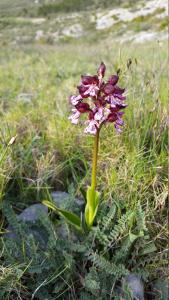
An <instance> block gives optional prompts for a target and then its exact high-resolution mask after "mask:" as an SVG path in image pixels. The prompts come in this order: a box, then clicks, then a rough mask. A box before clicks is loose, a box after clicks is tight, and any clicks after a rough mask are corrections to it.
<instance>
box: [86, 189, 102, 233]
mask: <svg viewBox="0 0 169 300" xmlns="http://www.w3.org/2000/svg"><path fill="white" fill-rule="evenodd" d="M86 195H87V204H86V207H85V220H86V224H87V226H88V227H89V228H90V227H91V226H92V224H93V221H94V218H95V216H96V213H97V209H98V204H99V196H100V193H99V192H97V191H95V190H94V189H93V188H92V187H88V189H87V194H86Z"/></svg>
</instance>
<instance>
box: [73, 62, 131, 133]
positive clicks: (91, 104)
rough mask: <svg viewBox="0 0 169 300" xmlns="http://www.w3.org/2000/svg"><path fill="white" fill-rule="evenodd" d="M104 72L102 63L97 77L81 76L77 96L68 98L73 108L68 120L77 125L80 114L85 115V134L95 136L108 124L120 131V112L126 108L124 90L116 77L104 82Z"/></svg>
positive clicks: (104, 68)
mask: <svg viewBox="0 0 169 300" xmlns="http://www.w3.org/2000/svg"><path fill="white" fill-rule="evenodd" d="M105 72H106V66H105V64H104V63H103V62H102V63H101V64H100V66H99V68H98V70H97V75H93V76H90V75H82V76H81V83H80V85H79V86H77V89H78V92H79V94H78V95H72V96H71V97H70V103H71V105H73V107H74V108H73V109H72V112H73V114H72V115H71V116H70V117H69V119H70V120H71V122H72V123H73V124H78V121H79V118H80V116H81V114H83V113H86V114H87V116H88V120H87V121H86V122H85V124H86V125H87V127H86V128H85V130H84V131H85V133H89V134H93V135H96V133H97V130H98V129H99V128H101V126H102V125H103V124H106V123H108V122H110V123H114V126H115V129H116V131H117V132H121V131H122V128H121V127H122V126H123V124H124V122H123V120H122V116H123V114H124V112H122V111H121V110H122V109H124V108H125V107H126V106H127V105H126V104H125V100H126V97H125V96H124V92H125V89H122V88H120V87H119V86H118V85H117V83H118V80H119V76H118V75H111V76H110V77H109V79H108V80H107V82H104V81H103V78H104V75H105Z"/></svg>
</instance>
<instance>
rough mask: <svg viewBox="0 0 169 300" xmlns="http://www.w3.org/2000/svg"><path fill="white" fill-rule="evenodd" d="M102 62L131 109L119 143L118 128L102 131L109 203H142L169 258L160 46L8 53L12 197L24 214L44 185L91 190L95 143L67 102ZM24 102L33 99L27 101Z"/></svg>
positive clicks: (5, 80) (5, 111) (5, 96)
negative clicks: (117, 76) (74, 121)
mask: <svg viewBox="0 0 169 300" xmlns="http://www.w3.org/2000/svg"><path fill="white" fill-rule="evenodd" d="M91 58H92V59H91ZM128 58H131V59H132V61H133V63H132V65H131V68H130V69H127V67H126V63H127V59H128ZM101 60H103V61H105V63H106V64H107V67H108V72H110V71H111V70H112V71H113V72H114V71H116V70H117V69H118V68H121V70H122V72H121V85H122V86H126V87H127V90H128V104H129V107H128V108H127V109H126V116H125V122H126V126H125V130H124V132H123V134H122V135H121V136H120V137H119V136H117V135H116V134H115V132H114V129H113V126H112V125H110V126H108V127H107V128H104V129H103V130H102V133H101V144H100V146H101V147H100V159H99V168H98V170H99V171H98V172H99V174H98V183H99V188H100V190H104V197H105V199H108V198H109V197H110V195H113V197H114V198H115V199H116V200H118V201H124V202H125V203H126V205H128V206H134V205H135V204H136V203H137V202H138V200H141V203H142V205H143V206H144V207H145V210H146V211H147V220H148V222H149V225H150V228H152V232H153V235H154V239H155V240H156V243H157V245H158V246H159V252H161V251H162V252H163V249H164V248H165V243H166V236H165V226H166V219H165V217H163V218H159V212H160V213H161V215H162V214H164V215H165V195H166V178H167V169H166V156H167V150H166V143H167V130H166V122H167V120H166V114H167V112H166V106H167V103H166V102H167V88H166V86H167V74H166V53H165V50H164V48H160V46H159V45H149V46H145V45H143V46H139V47H138V48H136V47H134V46H128V47H122V48H121V49H118V48H117V47H116V46H114V45H113V42H110V41H105V43H104V44H102V43H100V44H99V45H94V44H93V45H91V46H90V51H89V45H88V44H86V45H85V44H84V43H82V44H80V43H79V44H76V45H71V44H69V47H68V45H66V44H65V45H60V46H58V47H56V48H53V47H51V48H50V47H46V48H45V47H43V48H39V49H37V48H30V49H26V50H22V49H19V50H17V51H16V50H13V51H12V52H11V50H10V49H9V50H7V51H5V52H2V54H1V65H2V68H1V73H0V82H1V84H0V92H1V139H2V141H3V143H4V142H5V141H7V140H8V139H9V138H10V136H12V135H15V134H17V135H18V138H17V141H16V144H15V145H14V146H13V158H11V160H10V163H11V167H12V169H13V170H14V173H13V175H12V179H11V180H10V184H9V185H8V188H7V191H8V193H7V196H6V198H8V197H9V199H10V200H11V201H12V199H13V201H14V202H15V203H16V195H17V199H18V200H17V205H16V206H17V207H18V208H23V207H25V206H26V205H27V204H28V202H29V203H30V202H31V203H34V202H35V201H39V200H42V198H43V196H44V191H45V188H46V186H49V188H51V189H59V188H62V189H66V190H67V189H68V187H69V185H70V184H71V183H73V185H74V186H75V188H76V190H77V193H78V190H79V186H80V185H81V184H83V185H86V184H87V183H89V181H90V165H91V164H90V161H91V147H92V142H93V139H92V137H87V136H85V135H84V134H83V130H82V128H80V127H79V126H78V127H74V126H72V125H71V124H70V123H69V121H68V119H67V116H68V111H69V105H68V100H67V99H68V96H69V95H70V94H71V93H73V92H74V91H75V86H76V84H77V83H78V81H79V77H80V74H81V73H85V72H91V73H93V72H95V69H96V67H97V65H98V64H99V62H100V61H101ZM161 75H162V76H161ZM22 94H29V95H31V96H29V95H28V96H25V95H22ZM24 97H28V98H29V97H31V99H32V100H31V101H30V102H27V101H26V100H25V102H24V100H21V99H22V98H24ZM26 99H27V98H26ZM28 166H29V168H28ZM8 168H9V164H8ZM4 192H5V191H4Z"/></svg>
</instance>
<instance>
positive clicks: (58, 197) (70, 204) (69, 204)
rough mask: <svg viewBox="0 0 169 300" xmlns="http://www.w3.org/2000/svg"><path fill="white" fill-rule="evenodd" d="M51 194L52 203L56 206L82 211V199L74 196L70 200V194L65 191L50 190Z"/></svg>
mask: <svg viewBox="0 0 169 300" xmlns="http://www.w3.org/2000/svg"><path fill="white" fill-rule="evenodd" d="M51 196H52V198H53V201H54V203H55V204H56V206H57V207H59V208H62V209H69V208H71V209H72V211H74V212H76V211H84V205H85V203H84V201H83V200H82V199H78V198H74V200H73V201H72V196H71V195H69V194H68V193H66V192H61V191H57V192H52V193H51Z"/></svg>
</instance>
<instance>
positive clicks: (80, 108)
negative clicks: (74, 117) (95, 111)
mask: <svg viewBox="0 0 169 300" xmlns="http://www.w3.org/2000/svg"><path fill="white" fill-rule="evenodd" d="M75 107H76V109H77V110H78V111H79V112H80V113H85V112H88V111H90V106H89V104H88V103H82V102H81V103H78V104H77V105H75Z"/></svg>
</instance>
